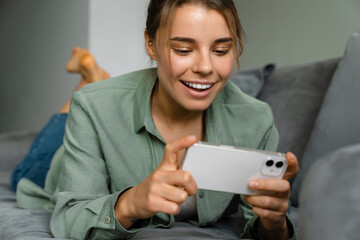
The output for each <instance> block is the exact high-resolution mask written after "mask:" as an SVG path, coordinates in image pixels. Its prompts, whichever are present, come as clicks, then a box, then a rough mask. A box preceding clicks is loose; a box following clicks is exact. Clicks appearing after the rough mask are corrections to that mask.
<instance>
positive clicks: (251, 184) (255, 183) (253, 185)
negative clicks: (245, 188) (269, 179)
mask: <svg viewBox="0 0 360 240" xmlns="http://www.w3.org/2000/svg"><path fill="white" fill-rule="evenodd" d="M249 186H250V187H251V188H257V187H258V186H259V183H258V182H256V181H251V182H250V183H249Z"/></svg>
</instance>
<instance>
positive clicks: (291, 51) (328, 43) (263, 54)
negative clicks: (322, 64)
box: [236, 0, 360, 69]
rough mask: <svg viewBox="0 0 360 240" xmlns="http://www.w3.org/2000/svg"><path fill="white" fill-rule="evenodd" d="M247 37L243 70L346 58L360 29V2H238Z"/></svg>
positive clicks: (237, 0) (263, 0) (247, 0)
mask: <svg viewBox="0 0 360 240" xmlns="http://www.w3.org/2000/svg"><path fill="white" fill-rule="evenodd" d="M236 3H237V6H238V10H239V16H240V20H241V22H242V24H243V27H244V29H245V32H246V35H247V43H246V49H245V52H244V55H243V57H242V58H241V65H242V66H241V69H247V68H253V67H258V66H262V65H263V64H266V63H268V62H274V61H275V62H278V63H279V65H287V64H298V63H306V62H312V61H317V60H322V59H327V58H333V57H339V56H342V55H343V52H344V50H345V45H346V42H347V40H348V38H349V37H350V35H351V34H352V33H353V32H355V31H356V30H357V29H360V1H359V0H341V1H338V0H316V1H314V0H271V1H268V0H256V1H249V0H236Z"/></svg>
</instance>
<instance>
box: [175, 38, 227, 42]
mask: <svg viewBox="0 0 360 240" xmlns="http://www.w3.org/2000/svg"><path fill="white" fill-rule="evenodd" d="M170 40H171V41H177V42H188V43H194V42H195V40H194V39H192V38H185V37H174V38H171V39H170ZM232 41H233V40H232V38H219V39H216V40H215V43H224V42H232Z"/></svg>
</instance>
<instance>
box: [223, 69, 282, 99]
mask: <svg viewBox="0 0 360 240" xmlns="http://www.w3.org/2000/svg"><path fill="white" fill-rule="evenodd" d="M274 70H275V64H272V63H269V64H267V65H265V66H264V67H263V68H256V69H251V70H245V71H238V72H236V73H233V74H232V75H231V76H230V78H229V80H230V81H232V82H233V83H235V85H237V86H238V87H239V88H240V89H241V91H243V92H244V93H246V94H248V95H250V96H252V97H257V96H258V94H259V92H260V90H261V88H262V86H263V85H264V81H265V79H267V78H268V77H269V76H270V75H271V73H272V72H273V71H274Z"/></svg>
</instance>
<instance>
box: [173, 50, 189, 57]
mask: <svg viewBox="0 0 360 240" xmlns="http://www.w3.org/2000/svg"><path fill="white" fill-rule="evenodd" d="M173 50H174V52H175V53H177V54H179V55H183V56H184V55H188V54H189V53H191V52H192V51H191V50H187V49H176V48H173Z"/></svg>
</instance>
